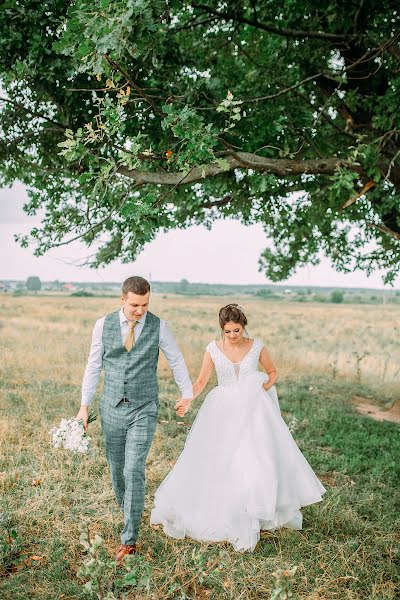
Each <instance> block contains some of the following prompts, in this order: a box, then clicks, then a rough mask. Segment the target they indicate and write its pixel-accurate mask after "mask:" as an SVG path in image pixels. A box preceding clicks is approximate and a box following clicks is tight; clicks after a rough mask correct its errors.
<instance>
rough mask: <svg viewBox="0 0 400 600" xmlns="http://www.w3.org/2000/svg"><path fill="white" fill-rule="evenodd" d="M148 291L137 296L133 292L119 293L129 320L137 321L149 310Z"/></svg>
mask: <svg viewBox="0 0 400 600" xmlns="http://www.w3.org/2000/svg"><path fill="white" fill-rule="evenodd" d="M149 300H150V292H147V294H144V296H139V294H134V293H133V292H128V293H127V294H126V295H125V296H124V295H123V294H122V295H121V302H122V308H123V310H124V313H125V316H126V317H127V319H129V321H138V320H139V319H140V318H141V317H143V315H144V314H145V313H146V312H147V311H148V310H149Z"/></svg>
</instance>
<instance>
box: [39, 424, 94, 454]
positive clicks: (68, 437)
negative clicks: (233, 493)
mask: <svg viewBox="0 0 400 600" xmlns="http://www.w3.org/2000/svg"><path fill="white" fill-rule="evenodd" d="M95 419H96V416H95V415H89V418H88V423H92V422H93V421H94V420H95ZM49 434H50V435H51V444H52V446H53V447H54V448H65V450H71V451H72V452H81V453H85V452H87V451H88V450H89V448H90V442H91V439H90V436H88V434H87V433H86V431H85V429H84V427H83V421H76V420H75V419H61V423H60V425H59V426H58V427H53V429H52V430H51V431H49Z"/></svg>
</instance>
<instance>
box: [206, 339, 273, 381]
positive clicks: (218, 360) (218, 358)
mask: <svg viewBox="0 0 400 600" xmlns="http://www.w3.org/2000/svg"><path fill="white" fill-rule="evenodd" d="M263 346H264V344H263V342H262V341H261V340H260V339H259V338H255V339H254V342H253V345H252V346H251V348H250V350H249V351H248V353H247V354H246V355H245V356H244V358H242V360H241V361H240V363H233V362H232V361H230V360H229V358H228V357H227V356H225V354H224V353H223V352H222V350H220V349H219V348H218V346H217V343H216V342H215V341H213V342H210V343H209V344H208V346H207V348H206V350H207V352H209V353H210V356H211V359H212V361H213V363H214V366H215V371H216V373H217V379H218V385H223V386H235V385H237V384H238V381H240V380H242V379H243V378H244V377H246V376H247V375H250V374H251V373H255V372H256V371H257V367H258V359H259V357H260V352H261V350H262V348H263Z"/></svg>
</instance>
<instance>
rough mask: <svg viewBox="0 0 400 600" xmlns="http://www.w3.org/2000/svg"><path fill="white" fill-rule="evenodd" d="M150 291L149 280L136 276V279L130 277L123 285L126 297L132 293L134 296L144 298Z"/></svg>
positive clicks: (123, 292)
mask: <svg viewBox="0 0 400 600" xmlns="http://www.w3.org/2000/svg"><path fill="white" fill-rule="evenodd" d="M149 291H150V284H149V282H148V281H147V279H144V278H143V277H138V276H136V275H135V276H134V277H128V279H125V281H124V283H123V284H122V294H123V296H126V295H127V294H128V293H129V292H132V294H137V295H138V296H144V295H145V294H147V292H149Z"/></svg>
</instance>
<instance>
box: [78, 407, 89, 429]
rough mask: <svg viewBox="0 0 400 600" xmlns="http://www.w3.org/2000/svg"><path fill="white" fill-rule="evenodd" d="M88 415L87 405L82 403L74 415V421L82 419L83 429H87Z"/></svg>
mask: <svg viewBox="0 0 400 600" xmlns="http://www.w3.org/2000/svg"><path fill="white" fill-rule="evenodd" d="M88 416H89V407H88V406H85V405H84V404H82V406H81V407H80V409H79V412H78V414H77V415H76V417H75V421H83V428H84V430H85V431H87V429H88Z"/></svg>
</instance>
